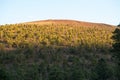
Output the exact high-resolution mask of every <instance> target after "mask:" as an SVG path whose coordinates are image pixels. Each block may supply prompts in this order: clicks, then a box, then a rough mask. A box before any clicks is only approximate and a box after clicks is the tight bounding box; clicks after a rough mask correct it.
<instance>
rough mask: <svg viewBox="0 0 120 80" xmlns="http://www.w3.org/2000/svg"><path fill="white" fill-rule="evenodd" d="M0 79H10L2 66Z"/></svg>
mask: <svg viewBox="0 0 120 80" xmlns="http://www.w3.org/2000/svg"><path fill="white" fill-rule="evenodd" d="M0 80H10V78H9V74H8V73H7V72H6V70H5V69H4V68H1V67H0Z"/></svg>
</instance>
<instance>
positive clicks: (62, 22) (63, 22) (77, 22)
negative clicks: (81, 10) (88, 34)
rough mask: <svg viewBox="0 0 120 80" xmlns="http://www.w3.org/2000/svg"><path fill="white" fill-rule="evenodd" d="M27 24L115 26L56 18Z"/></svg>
mask: <svg viewBox="0 0 120 80" xmlns="http://www.w3.org/2000/svg"><path fill="white" fill-rule="evenodd" d="M25 24H39V25H43V24H66V25H67V24H68V25H80V26H88V27H90V26H100V27H105V26H108V27H113V25H109V24H104V23H93V22H85V21H77V20H62V19H60V20H59V19H58V20H54V19H48V20H40V21H30V22H25Z"/></svg>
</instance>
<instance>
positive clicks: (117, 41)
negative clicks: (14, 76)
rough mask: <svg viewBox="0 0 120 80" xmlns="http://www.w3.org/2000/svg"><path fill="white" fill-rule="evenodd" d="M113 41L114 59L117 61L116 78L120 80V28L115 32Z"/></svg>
mask: <svg viewBox="0 0 120 80" xmlns="http://www.w3.org/2000/svg"><path fill="white" fill-rule="evenodd" d="M113 34H114V35H113V36H112V39H113V40H114V44H113V45H112V46H113V52H114V54H113V58H114V59H115V62H116V64H117V69H116V78H117V79H118V80H120V28H116V29H115V31H114V32H113Z"/></svg>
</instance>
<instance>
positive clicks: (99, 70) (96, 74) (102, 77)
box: [91, 59, 112, 80]
mask: <svg viewBox="0 0 120 80" xmlns="http://www.w3.org/2000/svg"><path fill="white" fill-rule="evenodd" d="M111 75H112V73H111V71H110V69H109V68H108V66H107V63H106V61H105V60H104V59H100V60H99V61H98V63H97V64H96V66H95V69H94V70H93V74H92V77H91V78H92V79H91V80H107V79H109V78H110V77H111Z"/></svg>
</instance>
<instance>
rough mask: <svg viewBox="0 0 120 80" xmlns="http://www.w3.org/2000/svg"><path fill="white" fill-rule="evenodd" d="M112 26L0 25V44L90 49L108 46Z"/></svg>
mask: <svg viewBox="0 0 120 80" xmlns="http://www.w3.org/2000/svg"><path fill="white" fill-rule="evenodd" d="M113 31H114V28H113V27H102V26H101V27H100V26H93V27H87V26H80V25H73V24H72V25H69V24H67V25H66V24H57V25H56V24H48V25H45V24H44V25H37V24H15V25H3V26H0V44H3V46H6V47H8V48H11V47H12V48H22V47H25V46H30V45H36V46H41V45H44V46H51V45H52V46H53V45H54V46H79V47H81V48H82V47H87V48H90V49H94V50H95V49H97V48H99V49H100V48H105V49H106V48H109V47H110V46H111V44H112V40H111V36H112V32H113Z"/></svg>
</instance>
